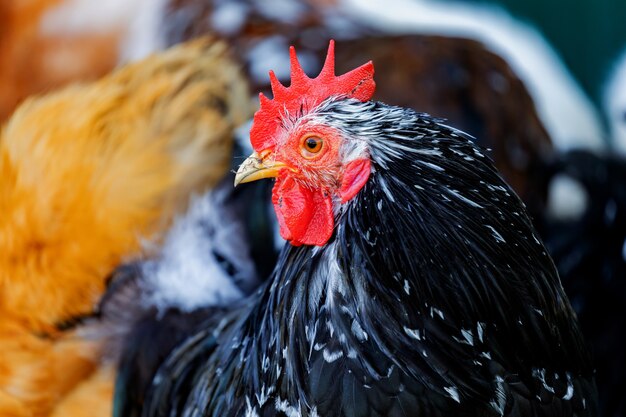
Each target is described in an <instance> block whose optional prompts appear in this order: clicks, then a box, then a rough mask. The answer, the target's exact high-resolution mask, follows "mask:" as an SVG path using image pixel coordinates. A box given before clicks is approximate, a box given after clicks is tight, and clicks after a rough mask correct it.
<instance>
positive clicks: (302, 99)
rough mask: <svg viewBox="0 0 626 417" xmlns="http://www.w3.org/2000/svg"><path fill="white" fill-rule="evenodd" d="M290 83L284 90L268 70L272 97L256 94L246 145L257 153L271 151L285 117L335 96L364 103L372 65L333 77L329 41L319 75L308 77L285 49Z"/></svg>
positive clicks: (369, 88)
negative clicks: (256, 101)
mask: <svg viewBox="0 0 626 417" xmlns="http://www.w3.org/2000/svg"><path fill="white" fill-rule="evenodd" d="M289 60H290V68H291V84H290V85H289V87H285V86H284V85H283V84H282V83H281V82H280V81H279V80H278V78H277V77H276V74H275V73H274V71H270V74H269V77H270V86H271V89H272V94H273V98H272V99H269V98H267V97H266V96H264V95H262V94H261V95H259V101H260V103H261V106H260V108H259V110H258V111H257V112H256V113H255V114H254V121H253V123H252V129H251V130H250V142H251V143H252V147H253V148H254V149H255V150H256V151H257V152H260V151H263V150H265V149H270V148H273V147H274V146H275V145H276V136H277V135H276V133H277V131H278V129H280V128H281V126H282V125H283V119H284V118H285V117H289V115H295V114H306V113H308V112H309V111H310V110H312V109H314V108H315V107H316V106H318V105H319V104H321V103H322V102H323V101H324V100H326V99H327V98H329V97H333V96H337V97H344V98H354V99H357V100H360V101H367V100H370V99H371V98H372V96H373V95H374V90H375V89H376V83H375V82H374V65H373V64H372V62H371V61H370V62H368V63H366V64H364V65H361V66H360V67H358V68H355V69H353V70H352V71H350V72H347V73H345V74H343V75H340V76H336V75H335V42H334V41H333V40H331V41H330V43H329V45H328V52H327V54H326V60H325V61H324V66H323V68H322V70H321V71H320V73H319V74H318V75H317V77H315V78H310V77H309V76H308V75H306V73H305V72H304V70H303V69H302V66H301V65H300V61H298V56H297V54H296V49H295V48H294V47H293V46H292V47H290V48H289Z"/></svg>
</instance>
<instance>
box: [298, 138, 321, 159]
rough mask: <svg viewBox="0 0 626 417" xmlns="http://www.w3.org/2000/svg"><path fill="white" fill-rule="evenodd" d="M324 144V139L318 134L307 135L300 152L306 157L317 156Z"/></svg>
mask: <svg viewBox="0 0 626 417" xmlns="http://www.w3.org/2000/svg"><path fill="white" fill-rule="evenodd" d="M323 146H324V140H323V139H322V138H320V137H318V136H305V137H304V139H303V140H302V145H301V147H300V148H301V149H300V153H302V156H304V157H305V158H313V157H315V156H316V155H317V154H318V153H319V152H320V151H321V150H322V147H323Z"/></svg>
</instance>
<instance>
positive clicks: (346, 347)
mask: <svg viewBox="0 0 626 417" xmlns="http://www.w3.org/2000/svg"><path fill="white" fill-rule="evenodd" d="M291 52H292V54H291V56H292V84H291V86H290V87H289V88H286V87H284V86H282V85H280V83H279V82H278V81H277V80H276V79H275V77H274V76H273V74H270V75H271V78H272V90H273V93H274V99H273V100H269V99H267V98H265V97H261V109H260V110H259V111H258V112H257V114H256V115H255V121H254V125H253V128H252V131H251V140H252V144H253V147H254V149H255V150H256V152H255V153H254V154H253V155H252V156H251V157H250V158H249V159H248V160H247V161H246V162H244V164H242V166H241V167H240V169H239V171H238V173H237V178H236V183H242V182H248V181H253V180H256V179H260V178H266V177H277V180H276V185H275V187H274V191H273V203H274V207H275V209H276V214H277V218H278V221H279V224H280V227H281V235H282V236H283V237H284V238H286V239H287V240H289V241H290V242H291V243H288V244H287V245H285V248H284V249H283V251H282V253H281V254H280V257H279V259H278V263H277V265H276V267H275V269H274V272H273V274H272V276H271V277H270V279H269V281H268V282H267V283H266V285H264V286H262V287H261V289H260V290H259V291H258V292H257V293H256V294H255V295H253V296H252V297H251V298H248V299H246V300H244V301H243V302H239V303H236V304H234V305H231V306H230V307H229V308H227V309H223V308H222V309H219V310H214V311H213V314H209V315H208V318H207V319H206V321H204V322H203V323H202V324H201V325H200V326H198V330H197V331H196V332H195V333H194V334H193V335H192V336H191V337H190V338H188V339H187V341H186V342H185V343H183V344H182V345H180V346H179V347H177V348H176V349H174V351H173V352H172V353H171V354H170V355H169V357H168V358H167V359H166V361H165V362H164V363H163V364H162V365H161V366H160V369H159V371H158V372H157V374H156V376H155V377H154V379H153V382H152V386H151V387H150V389H149V390H148V393H147V396H146V398H145V401H144V402H143V410H142V413H143V415H144V416H212V417H218V416H219V417H223V416H246V417H260V416H287V417H295V416H299V417H305V416H306V417H318V416H319V417H322V416H323V417H334V416H342V417H348V416H349V417H357V416H380V417H382V416H385V417H395V416H405V417H406V416H505V415H506V416H593V415H596V411H597V400H596V395H597V394H596V389H595V384H594V376H593V367H592V364H591V359H590V356H589V353H588V351H587V348H586V346H585V343H584V341H583V338H582V336H581V333H580V330H579V328H578V325H577V322H576V319H575V317H574V313H573V311H572V309H571V307H570V304H569V302H568V300H567V298H566V296H565V293H564V292H563V289H562V287H561V284H560V282H559V278H558V275H557V272H556V270H555V267H554V264H553V262H552V260H551V259H550V257H549V256H548V254H547V253H546V250H545V248H544V246H543V245H542V244H541V242H540V241H539V240H538V238H537V237H536V235H535V232H534V229H533V226H532V225H531V222H530V220H529V219H528V216H527V215H526V212H525V209H524V206H523V204H522V203H521V201H520V200H519V198H518V197H517V196H516V195H515V193H514V192H513V191H511V189H510V188H509V187H508V186H507V185H506V183H504V181H503V180H502V179H501V178H500V176H499V175H498V173H497V172H496V170H495V168H494V167H493V165H492V162H491V160H490V159H489V158H488V157H487V156H485V154H484V153H483V152H482V151H481V150H480V149H479V148H478V147H477V146H476V145H474V144H473V143H472V141H471V138H469V137H468V136H467V135H465V134H464V133H462V132H460V131H458V130H455V129H453V128H450V127H448V126H446V125H444V124H442V122H441V121H439V120H436V119H433V118H431V117H429V116H428V115H426V114H422V113H416V112H414V111H412V110H408V109H404V108H399V107H393V106H389V105H386V104H382V103H379V102H374V101H369V99H370V97H371V95H372V94H373V90H374V82H373V79H372V77H373V67H372V65H371V63H370V64H366V65H364V66H362V67H360V68H357V69H356V70H353V71H352V72H350V73H348V74H345V75H343V76H339V77H335V75H334V57H333V44H332V43H331V48H330V50H329V53H328V58H327V60H326V64H325V66H324V68H323V70H322V72H321V74H320V75H319V76H318V77H317V78H315V79H309V78H308V77H307V76H306V75H305V74H304V73H303V72H302V70H301V68H300V66H299V64H298V62H297V60H296V58H295V52H294V51H293V49H292V51H291Z"/></svg>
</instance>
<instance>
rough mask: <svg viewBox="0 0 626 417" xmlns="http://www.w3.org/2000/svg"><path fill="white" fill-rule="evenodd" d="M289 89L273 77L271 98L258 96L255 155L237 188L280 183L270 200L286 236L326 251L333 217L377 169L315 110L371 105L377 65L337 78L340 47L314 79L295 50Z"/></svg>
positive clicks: (359, 143) (357, 143)
mask: <svg viewBox="0 0 626 417" xmlns="http://www.w3.org/2000/svg"><path fill="white" fill-rule="evenodd" d="M290 57H291V85H290V86H289V87H285V86H283V85H282V84H281V83H280V82H279V81H278V79H277V78H276V75H275V74H274V73H273V72H270V81H271V86H272V93H273V95H274V98H273V99H271V100H270V99H268V98H267V97H266V96H264V95H263V94H260V95H259V97H260V101H261V107H260V109H259V110H258V111H257V112H256V113H255V115H254V122H253V125H252V129H251V131H250V141H251V143H252V147H253V148H254V150H255V152H254V153H253V154H252V155H251V156H250V157H249V158H248V159H246V160H245V161H244V162H243V164H242V165H241V166H240V167H239V170H238V171H237V175H236V178H235V185H237V184H239V183H244V182H250V181H255V180H258V179H262V178H276V184H275V185H274V189H273V192H272V202H273V204H274V208H275V211H276V216H277V218H278V222H279V225H280V234H281V236H282V237H283V238H284V239H285V240H288V241H290V242H291V244H292V245H295V246H298V245H318V246H322V245H324V244H326V243H327V242H328V240H329V239H330V238H331V236H332V233H333V229H334V224H335V213H336V212H337V211H338V209H339V207H340V206H341V205H342V204H345V203H347V202H348V201H350V200H351V199H352V198H353V197H354V196H355V195H356V194H357V193H358V192H359V190H360V189H361V188H362V187H363V186H364V185H365V183H366V182H367V180H368V178H369V175H370V172H371V169H372V166H371V162H370V156H369V152H368V147H367V144H366V142H365V141H363V140H360V139H359V138H355V137H348V135H346V134H345V132H343V131H342V130H341V129H338V128H337V127H333V126H332V125H330V124H328V123H325V122H324V118H323V114H322V113H320V112H317V111H316V109H317V108H318V106H320V104H322V103H324V102H326V101H328V100H345V99H351V100H359V101H361V102H365V101H368V100H369V99H370V98H371V97H372V95H373V94H374V89H375V86H376V85H375V83H374V79H373V76H374V66H373V64H372V63H371V62H368V63H366V64H364V65H362V66H360V67H359V68H356V69H354V70H352V71H350V72H348V73H346V74H344V75H341V76H335V57H334V42H333V41H331V42H330V46H329V48H328V54H327V56H326V61H325V63H324V66H323V68H322V70H321V72H320V74H319V75H318V76H317V77H316V78H309V77H308V76H307V75H306V74H305V73H304V71H303V69H302V67H301V66H300V64H299V62H298V59H297V57H296V52H295V49H294V48H293V47H291V48H290Z"/></svg>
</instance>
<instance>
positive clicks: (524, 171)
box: [0, 0, 626, 416]
mask: <svg viewBox="0 0 626 417" xmlns="http://www.w3.org/2000/svg"><path fill="white" fill-rule="evenodd" d="M624 22H626V2H619V1H616V0H613V1H611V0H603V1H583V0H575V1H571V0H569V1H566V0H552V1H544V0H502V1H499V2H496V1H480V0H467V1H464V2H459V1H456V0H385V1H366V0H108V1H97V0H12V1H7V0H4V1H1V2H0V120H1V121H2V122H3V123H4V122H5V121H7V120H9V119H10V117H11V114H12V113H13V111H14V110H15V109H16V107H17V106H19V104H20V103H21V102H22V101H24V100H25V99H27V98H28V97H30V96H32V95H38V94H44V93H47V92H51V91H54V90H55V89H58V88H61V87H62V86H65V85H67V84H70V83H80V82H87V81H92V80H96V79H98V78H99V77H102V76H104V75H105V74H107V73H109V72H110V71H111V70H113V69H114V68H116V67H118V66H120V65H122V64H124V63H128V62H131V61H135V60H137V59H140V58H143V57H145V56H147V55H149V54H151V53H153V52H157V51H160V50H163V49H165V48H168V47H169V46H172V45H174V44H178V43H181V42H185V41H188V40H190V39H193V38H196V37H198V36H202V35H212V36H215V37H217V38H220V39H223V40H226V42H227V43H228V45H229V46H230V48H231V50H232V54H233V56H234V57H235V59H236V60H237V62H238V63H239V65H241V67H242V68H243V69H244V73H245V76H246V78H247V83H248V84H249V87H250V92H251V94H250V100H251V102H252V103H255V104H254V105H256V99H255V97H256V94H257V93H258V91H264V92H267V91H268V90H269V86H268V77H267V72H268V70H270V69H273V70H275V71H276V74H277V76H278V78H279V79H281V80H283V81H287V80H288V75H289V68H288V62H289V60H288V46H289V45H295V46H296V48H297V51H298V55H299V57H300V60H301V62H302V64H303V67H304V69H305V70H306V71H307V72H308V73H309V74H310V75H313V74H315V73H316V71H319V69H320V66H321V63H322V59H323V56H324V54H325V51H326V47H327V45H328V41H329V39H331V38H332V39H335V40H336V41H337V68H338V72H341V71H346V70H348V69H350V68H353V67H355V66H357V65H360V64H362V63H364V62H366V61H368V60H370V59H371V60H373V61H374V64H375V66H376V80H377V85H378V91H377V94H376V99H378V100H381V101H385V102H387V103H389V104H396V105H400V106H407V107H412V108H415V109H417V110H419V111H424V112H428V113H431V114H433V115H435V116H438V117H442V118H445V119H448V120H449V123H450V124H452V125H454V126H456V127H458V128H460V129H462V130H465V131H467V132H468V133H470V134H472V135H473V136H475V137H476V138H477V139H476V140H477V141H478V142H479V143H480V144H481V145H482V146H484V147H485V148H488V149H490V152H491V155H492V157H493V158H494V160H495V162H496V165H497V166H498V168H499V169H500V171H501V172H502V174H503V176H504V177H505V178H506V180H507V181H508V182H509V183H510V184H511V185H512V186H513V187H514V188H515V190H516V191H517V192H518V194H519V195H520V196H521V197H522V199H523V200H524V202H525V203H526V205H527V207H528V209H529V211H530V212H531V214H532V216H533V219H534V221H535V225H536V227H537V228H538V230H539V231H540V233H541V235H542V237H543V239H544V241H545V242H546V245H547V247H548V249H549V250H550V252H551V254H552V256H553V258H554V260H555V263H556V264H557V267H558V268H559V271H560V274H561V278H562V280H563V285H564V287H565V289H566V291H567V292H568V295H569V296H570V298H571V300H572V304H573V306H574V308H575V309H576V311H577V313H578V315H579V318H580V321H581V324H582V327H583V330H584V332H585V334H586V336H587V338H588V340H589V343H590V344H591V345H592V347H593V350H594V354H595V356H596V362H597V367H598V384H599V387H600V393H601V404H602V408H603V415H604V416H624V415H626V408H625V400H624V398H625V395H624V392H626V382H625V377H624V375H625V374H626V358H625V356H626V355H625V354H624V351H625V350H626V346H625V344H624V341H625V340H626V163H625V162H624V159H623V155H624V152H626V24H624ZM244 132H245V129H244ZM244 136H245V134H244ZM245 142H246V141H245V137H244V140H243V141H242V144H241V146H240V148H239V150H236V151H235V158H238V157H240V156H242V155H244V154H245V152H244V150H243V149H241V148H243V147H245ZM237 160H238V159H236V160H235V162H233V164H236V161H237ZM259 256H260V257H262V256H261V255H259ZM263 256H265V255H263ZM270 258H271V257H270ZM266 262H267V263H269V264H270V265H269V266H267V267H266V269H268V268H269V269H271V262H269V261H267V260H266ZM261 263H262V262H261Z"/></svg>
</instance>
